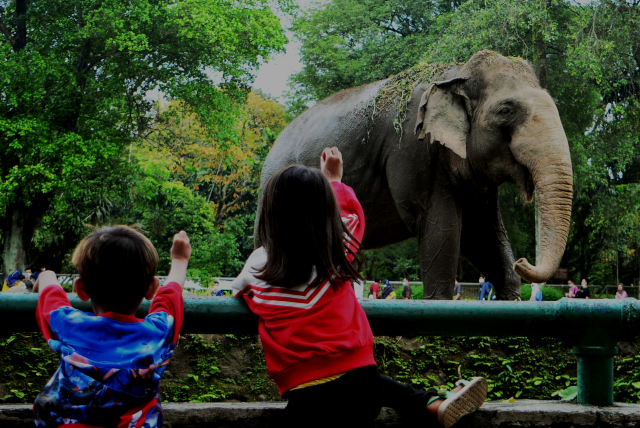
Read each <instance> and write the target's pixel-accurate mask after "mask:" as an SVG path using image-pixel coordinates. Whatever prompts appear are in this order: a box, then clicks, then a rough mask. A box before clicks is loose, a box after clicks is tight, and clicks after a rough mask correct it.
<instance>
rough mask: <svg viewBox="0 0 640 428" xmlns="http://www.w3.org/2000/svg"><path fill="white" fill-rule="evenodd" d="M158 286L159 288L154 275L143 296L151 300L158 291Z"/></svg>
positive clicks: (158, 282) (157, 280)
mask: <svg viewBox="0 0 640 428" xmlns="http://www.w3.org/2000/svg"><path fill="white" fill-rule="evenodd" d="M158 288H160V280H159V279H158V277H157V276H154V277H153V280H151V284H149V289H148V290H147V294H145V295H144V298H145V299H147V300H153V297H154V296H155V295H156V293H157V292H158Z"/></svg>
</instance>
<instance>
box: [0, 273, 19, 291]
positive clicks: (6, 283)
mask: <svg viewBox="0 0 640 428" xmlns="http://www.w3.org/2000/svg"><path fill="white" fill-rule="evenodd" d="M21 276H23V275H22V271H21V270H20V269H17V270H16V271H15V272H13V273H12V274H11V275H8V276H5V277H4V278H3V279H2V290H1V291H3V292H4V291H9V289H11V287H13V286H14V285H15V283H16V282H18V281H20V277H21Z"/></svg>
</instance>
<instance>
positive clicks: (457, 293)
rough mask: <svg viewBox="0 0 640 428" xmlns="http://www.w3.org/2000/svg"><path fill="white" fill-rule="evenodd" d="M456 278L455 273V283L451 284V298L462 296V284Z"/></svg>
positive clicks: (458, 298) (456, 298)
mask: <svg viewBox="0 0 640 428" xmlns="http://www.w3.org/2000/svg"><path fill="white" fill-rule="evenodd" d="M458 279H459V278H458V275H456V278H455V279H454V281H455V282H456V284H455V285H454V286H453V300H460V299H461V298H462V284H460V283H459V282H458Z"/></svg>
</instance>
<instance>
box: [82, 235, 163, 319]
mask: <svg viewBox="0 0 640 428" xmlns="http://www.w3.org/2000/svg"><path fill="white" fill-rule="evenodd" d="M71 262H72V263H73V264H74V266H75V267H76V269H77V270H78V273H79V274H80V279H82V282H83V284H84V289H85V291H86V293H87V294H88V295H89V297H91V299H92V300H93V301H94V302H96V303H98V304H100V306H102V307H103V308H104V309H106V310H108V311H113V312H119V311H125V310H128V309H130V308H131V307H133V306H134V305H136V304H139V303H140V301H141V300H142V298H143V297H144V296H145V294H146V293H147V291H148V290H149V285H150V284H151V282H152V281H153V277H154V276H155V274H156V268H157V266H158V252H157V251H156V249H155V247H154V246H153V244H152V243H151V241H149V239H148V238H147V237H146V236H144V235H143V234H142V233H140V232H138V231H136V230H133V229H132V228H130V227H128V226H113V227H103V228H102V229H98V230H96V231H94V232H92V233H91V234H90V235H89V236H87V237H86V238H84V239H83V240H82V241H80V244H78V247H77V248H76V250H75V251H74V252H73V257H72V258H71Z"/></svg>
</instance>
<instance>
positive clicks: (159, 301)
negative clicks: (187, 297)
mask: <svg viewBox="0 0 640 428" xmlns="http://www.w3.org/2000/svg"><path fill="white" fill-rule="evenodd" d="M154 312H166V313H167V314H169V315H171V316H172V317H173V322H174V324H173V343H177V342H178V336H179V335H180V330H181V329H182V322H183V319H184V299H183V298H182V287H180V284H178V283H177V282H170V283H168V284H166V285H164V286H162V287H160V290H159V291H158V293H157V294H156V297H154V298H153V302H151V308H149V313H150V314H151V313H154Z"/></svg>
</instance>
